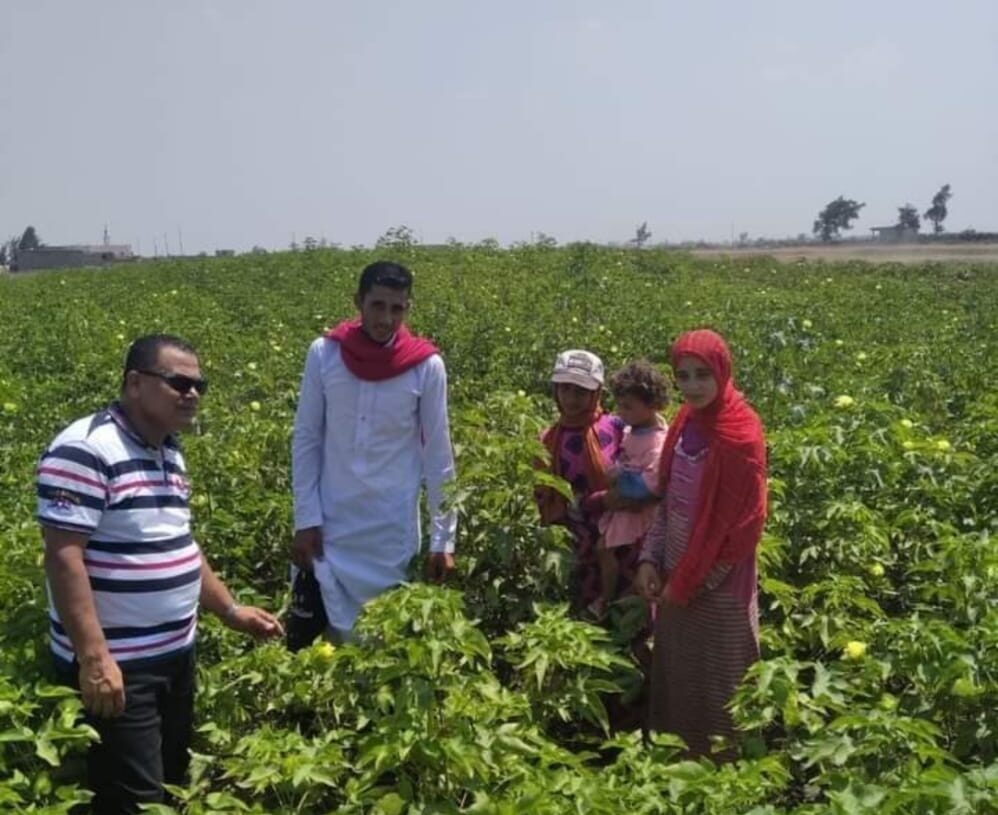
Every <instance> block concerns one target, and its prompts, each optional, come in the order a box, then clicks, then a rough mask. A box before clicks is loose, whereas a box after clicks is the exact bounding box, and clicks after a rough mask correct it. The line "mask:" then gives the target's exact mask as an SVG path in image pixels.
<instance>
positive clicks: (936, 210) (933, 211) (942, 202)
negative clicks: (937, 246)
mask: <svg viewBox="0 0 998 815" xmlns="http://www.w3.org/2000/svg"><path fill="white" fill-rule="evenodd" d="M952 197H953V193H951V192H950V189H949V184H943V185H942V187H940V188H939V192H937V193H936V194H935V195H934V196H932V206H931V207H929V208H928V209H927V210H925V220H927V221H932V231H933V232H934V233H935V234H937V235H938V234H939V233H940V232H942V231H943V221H945V220H946V216H947V215H949V211H948V210H947V209H946V202H947V201H949V199H950V198H952Z"/></svg>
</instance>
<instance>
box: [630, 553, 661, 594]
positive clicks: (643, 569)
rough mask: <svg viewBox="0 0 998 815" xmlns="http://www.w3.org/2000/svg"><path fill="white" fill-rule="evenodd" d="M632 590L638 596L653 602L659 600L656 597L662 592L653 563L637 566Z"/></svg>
mask: <svg viewBox="0 0 998 815" xmlns="http://www.w3.org/2000/svg"><path fill="white" fill-rule="evenodd" d="M634 588H635V589H637V592H638V594H640V595H641V596H642V597H644V598H645V600H648V601H649V602H654V601H656V600H658V599H659V597H658V595H659V593H660V592H661V591H662V581H661V579H660V578H659V576H658V569H657V568H656V567H655V564H654V563H648V562H647V561H645V562H644V563H642V564H640V565H639V566H638V573H637V574H636V575H635V576H634Z"/></svg>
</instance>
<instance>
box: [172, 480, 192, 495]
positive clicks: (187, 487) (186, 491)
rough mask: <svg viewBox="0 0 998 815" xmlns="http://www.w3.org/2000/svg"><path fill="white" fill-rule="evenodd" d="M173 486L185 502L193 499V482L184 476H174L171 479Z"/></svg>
mask: <svg viewBox="0 0 998 815" xmlns="http://www.w3.org/2000/svg"><path fill="white" fill-rule="evenodd" d="M170 480H171V481H172V482H173V486H174V487H176V488H177V490H179V492H180V497H181V498H183V499H184V500H185V501H186V500H188V499H189V498H190V497H191V482H190V481H188V480H187V479H186V478H184V477H183V476H182V475H174V476H173V477H172V478H171V479H170Z"/></svg>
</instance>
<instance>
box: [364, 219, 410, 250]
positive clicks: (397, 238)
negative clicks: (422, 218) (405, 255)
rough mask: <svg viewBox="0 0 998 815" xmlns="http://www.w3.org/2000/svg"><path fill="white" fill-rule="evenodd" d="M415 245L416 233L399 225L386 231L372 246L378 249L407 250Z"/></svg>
mask: <svg viewBox="0 0 998 815" xmlns="http://www.w3.org/2000/svg"><path fill="white" fill-rule="evenodd" d="M417 243H419V241H418V240H416V233H415V232H413V231H412V229H410V228H409V227H407V226H406V225H405V224H400V225H399V226H393V227H391V228H390V229H386V230H385V234H384V235H382V236H381V237H380V238H378V240H377V241H376V242H375V244H374V245H375V246H376V247H377V248H379V249H389V248H391V249H408V248H409V247H410V246H415V245H416V244H417Z"/></svg>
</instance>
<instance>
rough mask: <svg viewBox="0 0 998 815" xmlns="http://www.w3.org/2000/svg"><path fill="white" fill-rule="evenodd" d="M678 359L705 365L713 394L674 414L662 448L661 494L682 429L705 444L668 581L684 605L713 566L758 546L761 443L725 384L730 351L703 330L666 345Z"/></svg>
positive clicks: (762, 508) (756, 424)
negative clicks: (696, 494) (689, 516)
mask: <svg viewBox="0 0 998 815" xmlns="http://www.w3.org/2000/svg"><path fill="white" fill-rule="evenodd" d="M684 356H695V357H697V358H699V359H702V360H703V361H704V362H706V363H707V365H708V366H710V369H711V371H712V372H713V374H714V379H715V381H716V382H717V388H718V394H717V397H716V398H715V399H714V401H713V402H711V403H710V404H709V405H708V406H707V407H705V408H703V409H701V410H694V409H692V408H690V406H689V405H688V404H684V405H683V406H682V407H681V408H680V409H679V414H678V415H677V416H676V418H675V420H674V421H673V422H672V424H671V425H670V426H669V432H668V434H667V435H666V438H665V445H664V447H663V448H662V464H661V468H660V470H659V472H660V474H661V475H660V478H661V482H660V490H659V491H660V493H661V494H663V495H664V494H665V492H666V487H667V486H668V481H669V474H670V472H671V467H672V457H673V452H674V450H675V447H676V444H677V443H678V442H679V439H680V437H681V436H682V432H683V427H685V426H686V423H687V422H690V421H692V422H694V423H695V424H696V426H697V428H698V429H699V430H700V431H701V432H702V433H703V434H704V436H705V437H706V438H707V444H708V448H707V459H706V461H705V463H704V474H703V481H702V482H701V486H700V498H699V506H698V508H697V514H696V517H695V518H694V519H693V526H692V529H691V530H690V538H689V541H688V543H687V545H686V552H685V554H684V555H683V556H682V558H680V560H679V563H678V564H676V568H675V569H674V570H673V572H672V574H671V575H670V576H669V585H670V586H671V587H672V592H673V595H674V597H675V598H676V600H677V602H679V603H680V604H684V605H685V604H686V603H687V602H688V601H689V599H690V597H692V595H693V593H694V592H695V591H696V590H697V588H699V586H700V585H701V584H702V583H703V580H704V578H706V576H707V574H708V573H709V572H710V570H711V569H712V568H713V567H714V565H715V564H717V563H737V562H739V561H740V560H742V559H744V558H746V557H748V556H749V555H750V554H752V553H753V552H754V551H755V548H756V546H757V545H758V544H759V539H760V538H761V537H762V528H763V525H764V524H765V522H766V441H765V437H764V435H763V428H762V422H761V421H760V420H759V417H758V415H756V412H755V411H754V410H753V409H752V408H751V407H750V406H749V404H748V402H746V401H745V397H744V396H742V394H741V393H739V392H738V391H737V390H735V386H734V385H733V384H732V382H731V352H730V351H729V350H728V346H727V344H726V343H725V342H724V340H723V339H722V338H721V336H720V335H719V334H716V333H714V332H713V331H708V330H706V329H701V330H698V331H690V332H687V333H686V334H683V335H682V336H681V337H680V338H679V339H678V340H676V342H675V344H674V345H673V346H672V365H673V367H675V366H676V364H677V363H678V362H679V360H680V359H681V358H682V357H684Z"/></svg>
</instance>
